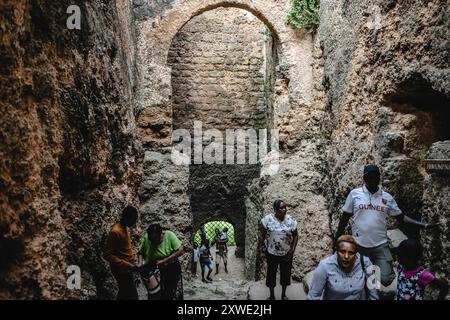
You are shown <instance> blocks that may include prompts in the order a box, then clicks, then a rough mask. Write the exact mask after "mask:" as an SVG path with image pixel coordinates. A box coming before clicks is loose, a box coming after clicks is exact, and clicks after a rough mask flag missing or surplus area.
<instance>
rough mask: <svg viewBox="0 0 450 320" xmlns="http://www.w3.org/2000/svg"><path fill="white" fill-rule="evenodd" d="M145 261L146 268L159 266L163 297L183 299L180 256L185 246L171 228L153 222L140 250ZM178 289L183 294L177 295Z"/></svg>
mask: <svg viewBox="0 0 450 320" xmlns="http://www.w3.org/2000/svg"><path fill="white" fill-rule="evenodd" d="M138 254H139V256H141V257H142V258H143V260H144V262H145V265H144V268H145V267H147V268H149V269H150V270H152V269H155V268H158V269H159V271H160V274H161V282H160V285H161V299H163V300H174V299H176V300H181V299H183V293H182V277H181V265H180V262H179V261H178V257H180V256H181V255H183V254H184V250H183V246H182V244H181V241H180V240H179V239H178V238H177V236H176V235H175V234H174V233H173V232H172V231H170V230H164V231H163V229H162V228H161V226H160V225H159V224H152V225H150V226H149V227H148V228H147V233H146V235H145V236H144V239H143V240H142V242H141V247H140V249H139V252H138ZM177 289H181V294H178V295H177V291H178V290H177Z"/></svg>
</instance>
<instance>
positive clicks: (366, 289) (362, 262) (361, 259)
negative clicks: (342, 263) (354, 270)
mask: <svg viewBox="0 0 450 320" xmlns="http://www.w3.org/2000/svg"><path fill="white" fill-rule="evenodd" d="M359 259H360V261H361V268H362V271H363V273H364V293H365V294H366V300H369V298H370V292H369V288H368V287H367V270H366V266H365V264H364V256H363V255H362V254H361V253H360V254H359Z"/></svg>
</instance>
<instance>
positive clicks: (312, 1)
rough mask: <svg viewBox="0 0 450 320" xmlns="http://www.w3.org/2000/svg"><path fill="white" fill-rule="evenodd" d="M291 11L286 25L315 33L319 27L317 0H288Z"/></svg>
mask: <svg viewBox="0 0 450 320" xmlns="http://www.w3.org/2000/svg"><path fill="white" fill-rule="evenodd" d="M289 2H291V4H292V9H291V11H289V15H288V19H287V23H288V24H290V25H291V26H293V27H294V28H307V29H308V32H315V31H316V30H317V27H318V26H319V0H289Z"/></svg>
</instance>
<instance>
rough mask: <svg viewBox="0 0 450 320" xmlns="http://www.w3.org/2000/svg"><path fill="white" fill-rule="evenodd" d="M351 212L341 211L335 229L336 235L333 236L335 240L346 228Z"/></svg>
mask: <svg viewBox="0 0 450 320" xmlns="http://www.w3.org/2000/svg"><path fill="white" fill-rule="evenodd" d="M352 215H353V214H352V213H351V212H346V211H343V212H342V215H341V218H340V219H339V225H338V229H337V231H336V236H335V239H334V240H335V241H336V240H337V238H339V237H340V236H342V235H343V234H344V232H345V228H347V225H348V222H349V220H350V218H351V217H352Z"/></svg>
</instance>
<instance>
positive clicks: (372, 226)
mask: <svg viewBox="0 0 450 320" xmlns="http://www.w3.org/2000/svg"><path fill="white" fill-rule="evenodd" d="M380 177H381V174H380V170H379V168H378V167H377V166H376V165H373V164H371V165H367V166H365V167H364V185H363V186H362V187H360V188H356V189H353V190H352V191H351V192H350V194H349V195H348V197H347V200H346V201H345V204H344V207H343V208H342V211H343V214H342V216H341V219H340V221H339V226H338V230H337V233H336V237H335V239H337V238H338V237H339V236H341V235H342V234H343V233H344V231H345V228H346V226H347V224H348V222H349V220H351V226H352V234H353V237H354V238H355V240H356V243H357V246H358V252H360V253H362V254H363V255H365V256H367V257H368V258H369V259H370V260H371V261H372V263H373V264H374V265H377V266H378V267H379V268H380V271H381V279H380V280H381V284H382V285H383V286H389V284H391V282H392V281H393V280H394V278H395V273H394V270H393V269H392V255H391V252H390V250H389V244H388V237H387V227H386V224H387V218H388V217H395V218H396V219H397V220H398V221H399V222H400V221H403V222H405V223H410V224H414V225H417V226H420V227H423V228H428V227H431V226H434V224H427V223H422V222H420V221H416V220H414V219H411V218H410V217H408V216H406V215H404V214H403V213H402V211H401V210H400V208H399V207H398V205H397V203H396V202H395V200H394V198H393V197H392V196H391V195H390V194H389V193H387V192H386V191H384V190H382V189H381V188H380V187H379V184H380Z"/></svg>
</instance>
